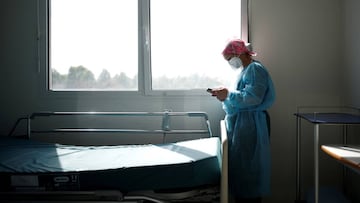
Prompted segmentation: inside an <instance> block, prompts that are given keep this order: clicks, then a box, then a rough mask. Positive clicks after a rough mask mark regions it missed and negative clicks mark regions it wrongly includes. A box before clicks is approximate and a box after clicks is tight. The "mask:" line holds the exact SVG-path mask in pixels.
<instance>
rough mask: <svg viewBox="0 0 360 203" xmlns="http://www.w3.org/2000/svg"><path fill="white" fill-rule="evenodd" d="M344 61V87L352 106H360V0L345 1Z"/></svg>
mask: <svg viewBox="0 0 360 203" xmlns="http://www.w3.org/2000/svg"><path fill="white" fill-rule="evenodd" d="M344 5H345V6H344V27H342V29H343V30H344V39H343V41H342V43H343V44H344V50H343V51H344V55H345V57H344V59H345V61H344V63H343V64H342V65H341V66H340V68H339V69H340V70H341V71H343V72H344V81H345V83H344V85H345V86H344V87H343V90H342V91H344V92H346V93H347V94H346V96H347V103H348V104H349V105H352V106H356V107H359V106H360V91H359V87H360V80H359V76H360V57H359V53H360V39H359V36H360V24H359V19H360V13H359V9H360V1H356V0H346V1H344Z"/></svg>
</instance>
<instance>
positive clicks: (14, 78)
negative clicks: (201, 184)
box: [0, 0, 360, 203]
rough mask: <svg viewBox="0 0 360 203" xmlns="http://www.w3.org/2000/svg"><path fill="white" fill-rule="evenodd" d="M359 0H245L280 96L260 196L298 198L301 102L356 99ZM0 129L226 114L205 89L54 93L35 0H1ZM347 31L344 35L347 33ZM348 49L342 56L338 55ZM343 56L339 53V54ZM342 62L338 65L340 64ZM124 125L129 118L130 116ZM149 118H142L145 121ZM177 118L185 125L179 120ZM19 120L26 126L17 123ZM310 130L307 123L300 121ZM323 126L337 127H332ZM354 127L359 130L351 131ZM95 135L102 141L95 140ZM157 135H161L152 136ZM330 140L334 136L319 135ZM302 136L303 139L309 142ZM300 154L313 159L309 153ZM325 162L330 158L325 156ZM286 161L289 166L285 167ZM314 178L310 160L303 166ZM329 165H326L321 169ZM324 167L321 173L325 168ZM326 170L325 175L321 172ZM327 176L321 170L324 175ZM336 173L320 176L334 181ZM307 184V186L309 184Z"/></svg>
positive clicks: (214, 120)
mask: <svg viewBox="0 0 360 203" xmlns="http://www.w3.org/2000/svg"><path fill="white" fill-rule="evenodd" d="M359 4H360V3H359V1H358V0H331V1H329V0H303V1H298V0H272V1H268V0H250V13H251V14H250V15H251V16H250V23H251V24H250V41H251V43H252V47H253V49H254V50H255V51H257V52H258V56H257V57H256V58H257V59H259V60H260V61H262V62H263V63H264V65H265V66H266V67H267V68H268V70H269V72H270V74H271V75H272V77H273V80H274V83H275V86H276V90H277V99H276V102H275V104H274V106H273V107H272V108H271V109H270V110H269V112H270V115H271V117H272V120H271V129H272V135H271V136H272V137H271V145H272V146H271V147H272V156H273V158H272V194H271V196H269V197H266V198H265V200H264V203H272V202H293V200H294V198H295V135H296V129H295V128H296V125H295V124H296V123H295V117H294V116H293V113H294V112H295V111H296V109H297V107H298V106H302V105H326V106H328V105H344V104H352V105H354V106H360V92H359V91H358V87H359V86H360V84H359V83H360V80H359V79H358V76H359V75H360V73H359V70H360V69H359V66H360V57H358V53H359V49H360V40H359V39H358V37H357V36H359V33H360V26H359V25H358V20H354V19H359V17H360V16H359V15H360V14H359V13H358V10H359V9H360V5H359ZM0 27H1V30H2V31H1V32H0V42H1V46H0V54H1V56H2V57H1V60H0V73H1V75H2V78H1V85H0V87H1V94H2V95H1V102H0V104H1V105H0V108H1V109H0V134H2V135H5V134H7V133H8V132H9V131H10V129H11V127H12V125H13V124H14V122H15V121H16V119H17V118H19V117H22V116H26V115H27V114H30V113H32V112H34V111H162V110H165V109H171V110H173V111H205V112H207V113H208V115H209V117H210V122H211V126H212V130H213V133H214V135H215V136H216V135H219V134H220V124H219V122H220V120H221V119H223V117H224V112H223V111H222V109H221V104H220V103H219V102H217V101H216V100H215V99H214V98H212V97H209V96H208V95H202V96H185V97H183V96H162V95H159V96H146V95H143V94H136V95H126V96H124V95H113V96H111V97H96V96H90V97H83V96H81V95H78V96H77V97H74V98H69V97H61V96H60V97H59V96H53V95H50V96H49V95H46V94H44V93H43V92H42V91H41V89H40V87H41V85H43V84H42V83H41V81H40V79H39V77H40V76H39V72H38V67H37V65H36V64H37V50H36V0H2V3H1V6H0ZM344 38H345V40H344ZM344 47H345V48H346V52H345V53H344V55H342V54H339V52H342V50H343V49H344ZM343 57H344V58H343ZM343 64H345V66H346V68H343V67H344V65H343ZM128 124H130V125H131V123H130V122H129V123H128ZM144 125H147V124H144ZM181 125H189V124H188V123H185V122H183V123H182V124H181ZM22 127H24V126H22ZM305 128H306V129H305V132H306V134H311V133H312V131H311V126H305ZM330 131H331V130H328V131H326V133H329V134H331V133H332V134H334V138H333V139H338V137H337V136H336V135H335V134H336V133H337V130H335V131H332V132H330ZM353 131H354V132H353V133H354V134H358V133H359V131H358V130H353ZM44 139H52V140H60V141H63V142H65V141H66V142H69V143H97V142H99V143H109V142H122V141H125V142H127V141H130V140H131V139H132V138H131V137H128V136H127V137H126V138H123V139H124V140H122V139H119V138H118V137H115V136H112V137H109V138H107V140H104V139H103V138H102V137H101V138H99V137H98V136H96V135H92V136H91V138H88V137H84V136H80V137H76V138H75V137H68V138H66V139H64V138H63V137H61V136H56V137H53V138H49V137H45V138H44ZM97 139H99V140H97ZM155 139H158V138H154V140H155ZM324 141H329V142H330V141H331V142H335V141H336V140H324ZM311 142H312V140H311V137H310V136H309V137H306V139H305V140H304V146H305V147H309V146H312V145H311ZM306 149H307V150H308V151H309V152H308V153H307V154H305V156H304V161H305V162H306V163H308V162H309V163H311V162H312V159H311V157H312V156H311V152H310V150H309V148H306ZM321 163H324V165H322V167H329V168H331V169H333V168H334V167H335V168H336V166H333V163H331V162H329V161H327V160H322V161H321ZM284 166H286V168H285V169H284ZM304 167H305V168H304V170H305V172H306V173H307V174H308V177H306V180H305V181H306V183H309V185H310V181H311V180H312V179H311V175H310V171H309V172H307V171H308V170H310V168H308V167H311V165H310V166H307V165H306V166H304ZM326 173H327V172H325V174H326ZM325 174H324V175H325ZM326 175H328V174H326ZM323 177H325V176H323ZM338 177H339V176H336V175H334V177H332V178H334V179H329V180H325V181H332V180H333V181H334V182H336V181H337V180H338V179H337V178H338ZM309 187H310V186H309Z"/></svg>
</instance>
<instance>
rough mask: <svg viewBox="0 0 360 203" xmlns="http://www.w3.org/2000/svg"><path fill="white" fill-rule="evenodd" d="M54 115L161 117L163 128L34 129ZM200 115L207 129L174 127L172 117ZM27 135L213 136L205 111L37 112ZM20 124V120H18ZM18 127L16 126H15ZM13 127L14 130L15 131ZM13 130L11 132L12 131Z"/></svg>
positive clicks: (30, 119)
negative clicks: (42, 119)
mask: <svg viewBox="0 0 360 203" xmlns="http://www.w3.org/2000/svg"><path fill="white" fill-rule="evenodd" d="M52 116H107V117H110V116H122V117H126V116H127V117H161V118H162V125H161V129H156V130H144V129H118V128H54V129H51V130H34V129H32V125H31V123H32V121H33V120H34V119H36V118H39V117H52ZM180 116H182V117H200V118H203V120H204V123H205V125H206V129H200V130H198V129H190V130H187V129H181V130H179V129H172V127H171V122H170V120H171V117H180ZM26 120H27V137H28V138H30V137H31V134H32V133H56V132H59V133H79V132H91V133H151V134H152V133H155V134H208V136H209V137H212V136H213V135H212V131H211V126H210V121H209V117H208V115H207V114H206V113H205V112H172V111H164V112H50V111H45V112H35V113H32V114H31V115H29V116H28V117H27V118H26ZM17 124H18V122H17ZM14 128H16V127H14ZM14 128H13V129H12V132H13V131H14ZM12 132H11V133H12Z"/></svg>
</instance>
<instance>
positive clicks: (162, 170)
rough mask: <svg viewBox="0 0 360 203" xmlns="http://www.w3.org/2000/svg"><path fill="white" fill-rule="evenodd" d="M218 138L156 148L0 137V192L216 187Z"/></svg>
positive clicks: (218, 179) (218, 176)
mask: <svg viewBox="0 0 360 203" xmlns="http://www.w3.org/2000/svg"><path fill="white" fill-rule="evenodd" d="M219 182H220V141H219V138H217V137H213V138H203V139H196V140H190V141H183V142H177V143H169V144H159V145H152V144H148V145H121V146H72V145H61V144H50V143H44V142H38V141H33V140H25V139H18V138H11V137H0V189H1V191H15V190H23V189H25V190H26V189H35V190H47V191H57V190H71V191H76V190H103V189H116V190H120V191H122V192H127V191H134V190H157V189H158V190H161V189H176V188H192V187H200V186H207V185H217V184H219Z"/></svg>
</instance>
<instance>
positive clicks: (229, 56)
mask: <svg viewBox="0 0 360 203" xmlns="http://www.w3.org/2000/svg"><path fill="white" fill-rule="evenodd" d="M222 54H223V56H224V58H225V60H227V61H228V62H229V64H230V66H231V67H233V68H234V69H238V70H240V74H239V76H238V79H237V84H236V88H235V90H229V89H227V88H223V87H221V88H214V89H212V90H210V93H211V94H212V96H215V97H216V98H217V99H218V100H220V101H221V102H222V106H223V109H224V111H225V113H226V116H225V122H226V130H227V135H228V147H229V153H228V154H229V157H228V158H229V166H228V168H229V192H230V195H231V196H232V197H233V198H234V199H235V201H236V202H237V203H245V202H246V203H247V202H256V203H259V202H261V201H262V197H264V196H265V195H269V193H270V174H271V172H270V167H271V166H270V162H271V160H270V141H269V134H270V117H269V115H268V113H267V109H268V108H270V107H271V105H272V104H273V102H274V99H275V90H274V85H273V82H272V79H271V77H270V75H269V73H268V71H267V70H266V69H265V67H264V66H263V65H262V64H261V63H260V62H259V61H256V60H254V59H253V57H252V56H255V55H256V53H255V52H253V51H250V50H249V49H248V47H247V46H246V45H245V42H244V41H242V40H238V39H236V40H232V41H230V42H229V43H228V44H227V46H226V47H225V49H224V50H223V52H222Z"/></svg>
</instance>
